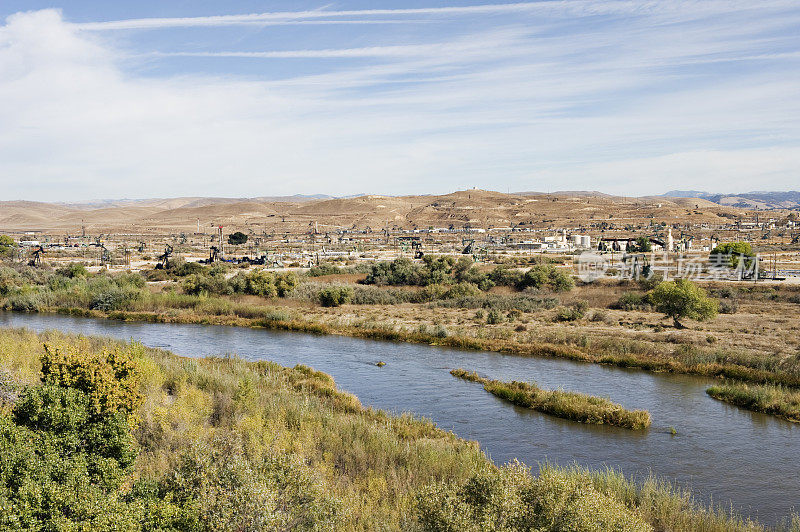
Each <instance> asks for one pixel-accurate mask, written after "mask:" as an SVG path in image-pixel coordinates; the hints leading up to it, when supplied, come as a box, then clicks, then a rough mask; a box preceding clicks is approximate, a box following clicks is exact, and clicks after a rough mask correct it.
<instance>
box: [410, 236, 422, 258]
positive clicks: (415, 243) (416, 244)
mask: <svg viewBox="0 0 800 532" xmlns="http://www.w3.org/2000/svg"><path fill="white" fill-rule="evenodd" d="M411 249H413V250H414V258H415V259H421V258H422V257H423V256H424V255H425V253H423V251H422V242H420V241H419V240H412V241H411Z"/></svg>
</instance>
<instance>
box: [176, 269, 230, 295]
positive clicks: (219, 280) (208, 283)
mask: <svg viewBox="0 0 800 532" xmlns="http://www.w3.org/2000/svg"><path fill="white" fill-rule="evenodd" d="M182 286H183V291H184V293H186V294H189V295H193V296H197V295H228V294H232V293H233V288H232V287H231V285H230V283H229V282H228V281H227V279H225V277H224V276H222V275H206V274H198V273H193V274H190V275H188V276H187V277H186V278H185V279H184V280H183V285H182Z"/></svg>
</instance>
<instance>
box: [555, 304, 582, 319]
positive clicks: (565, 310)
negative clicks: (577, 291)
mask: <svg viewBox="0 0 800 532" xmlns="http://www.w3.org/2000/svg"><path fill="white" fill-rule="evenodd" d="M587 308H589V304H588V303H587V302H586V301H575V302H574V303H572V304H571V305H570V306H569V307H562V308H561V309H559V311H558V312H557V313H556V321H576V320H579V319H581V318H583V316H584V315H585V314H586V309H587Z"/></svg>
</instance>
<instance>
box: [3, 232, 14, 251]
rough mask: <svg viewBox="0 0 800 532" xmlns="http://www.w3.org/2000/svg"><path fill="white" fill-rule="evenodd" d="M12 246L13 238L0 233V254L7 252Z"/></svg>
mask: <svg viewBox="0 0 800 532" xmlns="http://www.w3.org/2000/svg"><path fill="white" fill-rule="evenodd" d="M13 248H14V239H13V238H11V237H10V236H8V235H0V255H5V254H6V253H9V252H10V251H11V250H12V249H13Z"/></svg>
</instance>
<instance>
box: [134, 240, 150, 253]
mask: <svg viewBox="0 0 800 532" xmlns="http://www.w3.org/2000/svg"><path fill="white" fill-rule="evenodd" d="M146 249H147V244H145V243H144V242H139V247H138V248H136V250H137V251H138V252H139V253H144V251H145V250H146Z"/></svg>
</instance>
